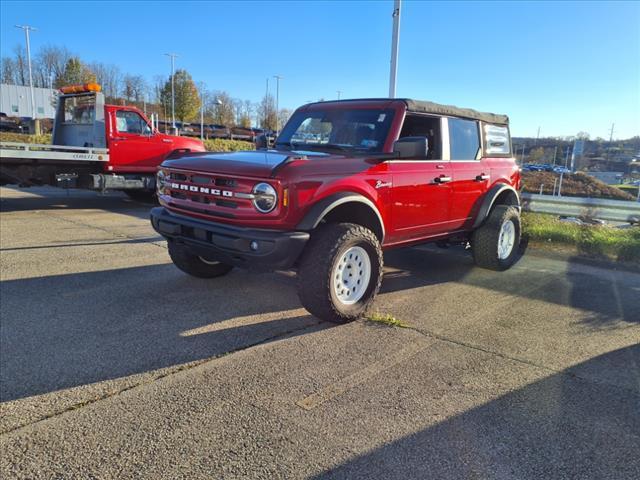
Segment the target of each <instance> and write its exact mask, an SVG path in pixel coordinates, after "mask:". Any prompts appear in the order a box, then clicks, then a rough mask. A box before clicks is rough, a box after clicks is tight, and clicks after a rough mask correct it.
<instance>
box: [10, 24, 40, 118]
mask: <svg viewBox="0 0 640 480" xmlns="http://www.w3.org/2000/svg"><path fill="white" fill-rule="evenodd" d="M15 27H16V28H21V29H22V30H24V36H25V38H26V39H27V64H28V65H29V90H30V91H31V118H33V119H34V120H35V119H36V100H35V95H34V93H33V75H32V74H31V42H30V41H29V32H34V31H36V30H37V29H36V28H33V27H32V26H30V25H16V26H15Z"/></svg>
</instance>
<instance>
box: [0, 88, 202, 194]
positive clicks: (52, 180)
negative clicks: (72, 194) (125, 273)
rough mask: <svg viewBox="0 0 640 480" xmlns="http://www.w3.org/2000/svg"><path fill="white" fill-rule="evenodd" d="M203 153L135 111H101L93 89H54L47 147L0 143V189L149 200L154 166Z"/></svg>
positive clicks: (190, 141) (129, 108) (101, 104)
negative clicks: (119, 193) (41, 188)
mask: <svg viewBox="0 0 640 480" xmlns="http://www.w3.org/2000/svg"><path fill="white" fill-rule="evenodd" d="M203 151H205V148H204V145H203V144H202V142H200V141H199V140H196V139H193V138H186V137H179V136H175V135H166V134H163V133H160V132H159V131H158V130H157V129H155V128H153V126H152V124H151V122H150V121H149V119H148V118H147V117H146V115H145V114H144V113H143V112H141V111H140V110H139V109H137V108H136V107H133V106H124V105H106V104H105V99H104V94H103V93H102V92H101V88H100V86H99V85H97V84H95V83H89V84H84V85H74V86H68V87H63V88H61V89H60V95H59V97H58V102H57V107H56V116H55V119H54V125H53V135H52V140H51V144H50V145H38V144H27V143H15V142H0V184H2V185H4V184H10V183H17V184H19V185H21V186H32V185H54V186H61V187H65V188H70V187H72V188H73V187H78V188H86V189H93V190H101V191H104V190H123V191H125V192H127V193H129V194H131V195H132V196H135V195H140V194H152V193H153V192H154V189H155V174H156V170H157V167H158V165H160V163H162V162H163V161H164V160H166V159H168V158H172V156H175V155H180V154H184V153H189V152H203Z"/></svg>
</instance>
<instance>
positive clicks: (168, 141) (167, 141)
mask: <svg viewBox="0 0 640 480" xmlns="http://www.w3.org/2000/svg"><path fill="white" fill-rule="evenodd" d="M162 141H163V142H164V143H173V140H170V139H168V138H163V139H162Z"/></svg>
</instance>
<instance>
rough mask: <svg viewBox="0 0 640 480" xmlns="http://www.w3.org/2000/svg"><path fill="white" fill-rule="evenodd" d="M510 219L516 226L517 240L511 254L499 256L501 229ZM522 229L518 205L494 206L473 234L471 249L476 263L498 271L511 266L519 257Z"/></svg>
mask: <svg viewBox="0 0 640 480" xmlns="http://www.w3.org/2000/svg"><path fill="white" fill-rule="evenodd" d="M508 221H511V222H513V225H514V227H515V241H514V245H513V247H512V249H511V253H510V254H509V256H508V257H506V258H499V256H498V241H499V238H500V230H501V228H502V225H503V224H505V223H506V222H508ZM521 231H522V229H521V225H520V212H519V211H518V209H517V208H516V207H512V206H509V205H496V206H495V207H493V209H492V210H491V213H490V214H489V217H488V218H487V219H486V221H485V222H484V223H483V224H482V226H481V227H479V228H478V229H476V230H475V231H474V232H473V234H472V235H471V251H472V253H473V259H474V261H475V263H476V265H478V266H479V267H483V268H488V269H489V270H498V271H502V270H506V269H508V268H509V267H511V266H512V265H513V264H514V263H515V262H516V260H517V259H518V255H519V245H520V235H521Z"/></svg>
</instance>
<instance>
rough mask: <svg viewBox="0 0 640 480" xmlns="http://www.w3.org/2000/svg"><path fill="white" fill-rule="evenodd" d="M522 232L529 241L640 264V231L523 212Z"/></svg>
mask: <svg viewBox="0 0 640 480" xmlns="http://www.w3.org/2000/svg"><path fill="white" fill-rule="evenodd" d="M522 231H523V235H524V236H526V237H527V238H528V239H529V241H532V242H536V243H539V244H544V245H553V244H559V245H572V246H575V248H576V249H577V250H578V253H580V254H582V255H585V256H589V257H600V258H606V259H609V260H616V261H622V262H631V263H637V264H640V228H638V227H631V228H625V229H622V228H613V227H610V226H607V225H596V226H592V225H588V226H587V225H576V224H573V223H568V222H561V221H560V220H558V218H557V217H556V216H554V215H546V214H542V213H531V212H523V214H522Z"/></svg>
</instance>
